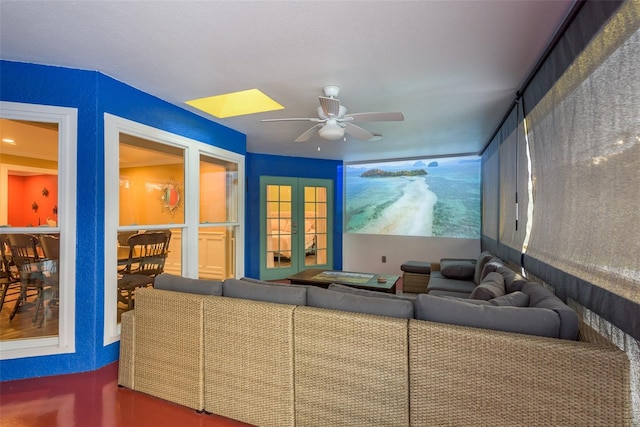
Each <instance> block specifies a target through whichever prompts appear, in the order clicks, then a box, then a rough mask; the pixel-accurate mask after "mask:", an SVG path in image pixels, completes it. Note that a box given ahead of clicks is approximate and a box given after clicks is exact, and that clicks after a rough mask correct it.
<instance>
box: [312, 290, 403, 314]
mask: <svg viewBox="0 0 640 427" xmlns="http://www.w3.org/2000/svg"><path fill="white" fill-rule="evenodd" d="M307 305H308V306H310V307H320V308H329V309H332V310H342V311H350V312H353V313H367V314H377V315H379V316H388V317H400V318H403V319H411V318H413V315H414V307H413V304H412V303H411V302H410V301H404V300H401V299H392V298H378V297H369V296H362V295H354V294H350V293H346V292H336V291H331V290H329V289H323V288H309V289H308V290H307Z"/></svg>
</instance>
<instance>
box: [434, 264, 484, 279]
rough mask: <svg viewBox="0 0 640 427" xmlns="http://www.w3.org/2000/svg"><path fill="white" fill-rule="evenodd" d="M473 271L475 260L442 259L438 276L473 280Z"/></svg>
mask: <svg viewBox="0 0 640 427" xmlns="http://www.w3.org/2000/svg"><path fill="white" fill-rule="evenodd" d="M475 271H476V261H475V260H449V259H443V260H441V261H440V274H442V275H443V276H444V277H446V278H448V279H456V280H473V276H474V274H475Z"/></svg>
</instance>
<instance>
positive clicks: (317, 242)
mask: <svg viewBox="0 0 640 427" xmlns="http://www.w3.org/2000/svg"><path fill="white" fill-rule="evenodd" d="M304 218H305V232H304V233H305V259H304V264H305V265H306V266H311V265H318V264H326V263H327V189H326V187H305V188H304Z"/></svg>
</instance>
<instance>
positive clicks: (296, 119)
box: [260, 117, 324, 123]
mask: <svg viewBox="0 0 640 427" xmlns="http://www.w3.org/2000/svg"><path fill="white" fill-rule="evenodd" d="M260 121H261V122H316V123H320V122H324V120H320V119H318V118H315V117H314V118H311V117H290V118H285V119H262V120H260Z"/></svg>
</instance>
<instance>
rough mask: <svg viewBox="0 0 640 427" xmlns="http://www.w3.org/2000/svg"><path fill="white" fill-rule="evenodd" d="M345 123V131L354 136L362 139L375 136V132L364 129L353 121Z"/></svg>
mask: <svg viewBox="0 0 640 427" xmlns="http://www.w3.org/2000/svg"><path fill="white" fill-rule="evenodd" d="M344 125H345V127H344V130H345V132H347V133H348V134H349V135H351V136H352V137H354V138H357V139H360V140H362V141H368V140H370V139H371V138H373V137H375V135H374V134H372V133H371V132H369V131H368V130H365V129H362V128H361V127H360V126H356V125H352V124H351V123H344Z"/></svg>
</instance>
